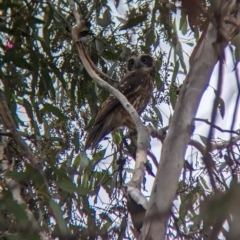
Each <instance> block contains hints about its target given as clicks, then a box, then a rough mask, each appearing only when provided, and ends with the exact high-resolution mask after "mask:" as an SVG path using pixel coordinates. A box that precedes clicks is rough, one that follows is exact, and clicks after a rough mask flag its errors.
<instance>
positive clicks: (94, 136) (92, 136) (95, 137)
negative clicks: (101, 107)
mask: <svg viewBox="0 0 240 240" xmlns="http://www.w3.org/2000/svg"><path fill="white" fill-rule="evenodd" d="M111 130H112V129H111V127H110V126H109V123H108V122H107V121H104V120H103V121H101V122H100V123H98V124H96V125H94V126H93V128H92V130H91V131H90V133H89V134H88V136H87V140H86V143H85V149H88V148H90V147H91V148H92V149H93V148H95V147H96V146H97V144H98V143H99V142H100V141H101V140H102V139H103V138H104V137H105V136H106V135H107V134H108V133H110V132H111Z"/></svg>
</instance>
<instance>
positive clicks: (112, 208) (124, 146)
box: [0, 0, 239, 240]
mask: <svg viewBox="0 0 240 240" xmlns="http://www.w3.org/2000/svg"><path fill="white" fill-rule="evenodd" d="M49 2H51V3H52V4H51V5H50V4H48V3H49ZM119 2H120V3H119ZM172 2H173V3H172ZM180 2H181V1H171V2H168V1H151V0H147V1H143V0H137V1H125V2H121V1H115V4H116V6H117V5H118V6H119V8H118V9H115V8H114V9H113V8H112V7H111V6H110V5H108V1H105V0H101V1H96V6H95V9H94V11H93V13H92V15H91V17H90V23H91V28H90V34H89V35H87V36H86V37H84V38H83V39H82V40H83V42H84V44H85V46H86V49H87V51H88V53H89V55H90V58H91V60H92V61H93V63H94V64H95V65H96V66H97V67H98V68H99V69H100V70H101V71H103V72H104V73H106V74H107V75H108V76H110V77H112V78H113V79H114V80H115V81H114V82H113V81H109V83H110V84H111V85H113V86H115V85H114V84H116V82H117V81H119V80H120V79H121V77H122V76H123V75H124V73H125V62H126V60H127V58H128V57H129V56H130V55H131V54H135V53H143V52H144V53H151V54H152V55H153V56H154V57H155V59H156V63H157V64H156V66H157V67H156V68H157V69H156V81H155V89H154V92H153V96H152V100H151V102H150V104H149V106H148V107H147V109H146V111H145V112H144V113H143V115H142V118H143V120H144V121H145V122H146V123H151V124H152V125H153V126H154V127H156V128H161V127H163V125H164V117H165V114H164V113H163V112H162V111H161V109H160V104H165V105H167V106H168V107H169V108H170V109H174V107H175V104H176V102H177V98H178V96H177V93H176V88H177V87H178V86H179V85H180V82H179V75H180V73H181V74H182V75H183V76H184V77H185V76H186V73H187V70H188V67H187V66H188V64H186V63H185V60H184V59H185V58H186V55H185V53H184V52H183V47H182V46H183V44H184V43H183V42H182V41H181V38H180V37H179V36H178V34H179V33H180V32H181V34H182V35H184V36H187V35H188V34H190V32H191V31H192V32H194V34H195V36H198V34H199V31H200V27H201V26H202V22H197V20H196V19H197V17H198V16H199V13H198V12H196V11H195V13H197V17H196V19H195V18H194V16H193V15H191V14H190V13H189V5H188V4H187V3H186V1H183V4H185V6H186V8H183V10H181V9H179V8H178V6H179V5H178V4H179V3H180ZM201 2H202V4H203V6H206V4H207V1H206V2H205V1H201ZM121 4H122V6H121V7H122V8H126V9H125V10H126V15H125V16H124V15H122V14H119V13H118V12H121V11H123V9H121V8H120V5H121ZM76 6H77V8H78V11H80V13H81V14H82V15H83V16H86V14H87V13H88V11H89V9H90V8H91V6H92V2H91V1H87V0H80V1H76ZM176 9H178V11H179V14H180V15H179V16H180V22H179V21H178V22H179V24H176V21H177V20H176V12H177V10H176ZM0 10H1V19H0V65H1V69H0V80H1V88H2V89H3V90H4V94H5V96H6V99H7V101H8V105H9V108H10V110H11V114H12V116H13V118H14V121H15V123H16V125H17V129H18V130H19V131H20V132H21V133H22V138H23V140H24V141H25V143H26V144H27V146H28V147H29V148H30V149H31V151H32V152H33V153H34V155H35V156H36V158H37V159H38V160H39V161H40V164H39V165H40V166H39V167H40V168H41V170H42V172H43V175H42V174H40V172H39V171H38V170H36V169H35V168H33V167H32V166H31V165H30V164H29V159H26V158H24V157H23V152H22V151H23V150H22V149H21V148H20V147H19V146H16V144H15V143H14V142H13V141H12V140H9V142H8V143H7V144H8V145H7V147H6V149H7V150H6V156H7V159H8V165H9V167H8V168H7V169H5V170H4V171H2V173H3V174H2V175H1V176H0V181H1V196H0V234H1V236H4V239H10V240H12V239H40V235H39V232H40V230H41V231H43V232H45V233H46V234H49V235H51V236H52V237H53V238H59V239H60V238H61V239H68V237H69V236H70V235H71V236H77V237H78V238H79V239H98V237H101V238H102V239H127V238H129V239H132V238H133V235H132V232H131V230H130V228H129V224H127V223H128V222H129V217H128V215H127V214H126V212H127V211H126V203H125V200H124V199H123V197H122V195H121V189H120V187H121V186H122V185H123V184H125V183H126V182H127V181H128V176H129V175H128V173H129V172H130V173H131V172H132V163H133V159H134V158H135V154H136V146H135V143H136V138H135V135H134V134H131V132H130V133H129V132H126V131H124V130H122V129H120V130H117V131H115V132H113V133H112V138H111V139H110V140H109V139H107V140H108V143H109V145H108V147H106V145H104V144H103V146H101V145H99V147H98V148H97V149H96V151H93V152H85V150H84V142H85V138H86V135H87V132H88V130H89V128H90V127H91V126H92V124H93V122H94V120H95V117H96V114H97V111H98V110H99V107H100V106H101V105H102V103H103V102H104V100H105V99H106V98H107V97H108V93H106V92H104V91H103V90H102V89H100V88H99V87H98V86H96V84H95V83H94V81H93V80H92V79H91V78H90V77H89V76H88V74H87V72H86V70H85V69H84V67H83V65H82V63H81V62H80V59H79V56H78V52H77V50H76V48H75V46H74V44H73V42H72V39H71V35H70V32H69V29H68V27H67V24H66V22H65V21H63V19H62V18H60V17H59V15H62V16H63V17H64V18H65V19H66V21H67V22H68V23H69V24H71V25H75V24H76V22H75V19H74V17H73V14H72V13H71V12H70V9H69V5H68V2H67V1H66V0H59V1H27V0H24V1H19V0H11V1H9V0H2V1H1V3H0ZM190 16H191V18H190ZM201 19H202V21H203V20H204V18H203V17H202V18H201ZM196 23H198V24H196ZM194 43H195V41H194ZM186 44H189V45H190V46H192V45H193V42H187V43H186ZM235 46H236V50H237V51H236V56H235V57H236V59H237V60H239V46H238V45H237V44H235ZM218 107H219V111H220V114H221V116H222V118H223V117H224V115H225V103H224V101H223V99H220V98H219V106H218ZM200 138H201V140H202V141H203V142H204V144H205V145H207V139H206V138H204V137H203V136H200ZM106 142H107V141H105V143H106ZM149 159H152V158H151V157H150V158H149ZM149 159H148V165H149V168H150V170H152V169H151V168H152V166H154V164H153V163H152V160H149ZM221 166H222V165H221ZM189 169H190V167H189ZM189 169H188V170H189ZM1 170H2V169H1ZM184 171H187V168H185V169H184ZM44 178H46V179H44ZM5 179H10V180H14V181H15V182H16V183H17V184H19V186H20V190H21V197H22V199H23V200H24V202H25V203H26V204H19V203H18V202H17V201H16V199H14V198H13V196H12V189H11V187H10V186H9V185H7V184H6V183H4V180H5ZM189 179H190V180H191V181H192V179H191V178H190V177H189ZM45 180H46V181H45ZM190 180H189V181H187V180H186V181H182V182H181V184H182V185H181V184H179V192H178V195H179V196H180V198H181V205H180V207H179V216H181V218H180V217H179V220H178V221H175V223H174V224H172V223H171V224H172V225H171V228H176V229H177V230H175V233H176V232H177V231H179V229H181V231H182V232H185V233H186V234H188V233H189V232H188V230H189V227H188V226H187V224H188V223H186V222H185V220H186V219H188V220H189V219H190V220H191V221H192V223H193V225H194V226H193V227H192V228H193V229H194V231H195V230H196V231H197V230H199V231H200V228H201V227H202V225H201V226H200V223H199V219H200V218H199V216H197V214H196V213H195V210H194V209H193V205H194V204H197V203H198V201H199V199H200V198H201V197H204V194H203V191H204V189H207V184H206V182H205V180H204V179H203V178H202V177H200V180H199V182H200V183H199V182H198V181H196V179H195V182H194V183H193V184H192V185H190V184H189V182H190ZM46 182H47V183H48V186H46V184H45V183H46ZM180 192H181V193H180ZM182 192H183V193H182ZM103 194H104V197H105V198H108V200H109V202H108V203H106V201H105V199H102V195H103ZM148 194H150V192H148ZM209 201H210V202H211V204H212V200H209ZM220 203H221V202H220ZM218 204H219V203H218ZM26 209H27V210H29V211H30V212H31V213H32V214H33V216H34V218H35V220H36V222H37V224H38V226H39V229H38V230H36V229H34V228H33V227H32V226H33V225H32V222H31V221H30V219H29V217H28V215H27V211H26ZM212 211H213V212H214V211H216V209H215V210H214V209H213V210H212ZM201 214H202V212H201V213H200V215H201ZM175 220H176V219H175ZM202 220H204V218H202ZM210 225H211V223H209V222H207V221H206V223H205V222H204V227H207V226H210ZM176 226H177V227H176ZM171 228H170V229H171ZM196 235H197V234H196ZM189 236H190V233H189ZM193 237H195V234H193ZM76 239H77V238H76ZM199 239H200V238H199Z"/></svg>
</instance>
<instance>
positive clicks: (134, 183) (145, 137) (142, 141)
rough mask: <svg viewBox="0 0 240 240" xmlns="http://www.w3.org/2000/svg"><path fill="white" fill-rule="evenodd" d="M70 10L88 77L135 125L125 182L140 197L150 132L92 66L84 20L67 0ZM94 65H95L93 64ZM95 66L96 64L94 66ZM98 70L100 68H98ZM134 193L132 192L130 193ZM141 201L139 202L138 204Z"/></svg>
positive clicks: (71, 2) (75, 41)
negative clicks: (81, 35)
mask: <svg viewBox="0 0 240 240" xmlns="http://www.w3.org/2000/svg"><path fill="white" fill-rule="evenodd" d="M69 4H70V8H71V11H72V12H73V14H74V16H75V19H76V22H77V26H76V27H75V28H74V29H73V30H72V38H73V41H74V43H75V44H76V47H77V50H78V52H79V57H80V59H81V61H82V63H83V65H84V67H85V69H86V71H87V72H88V74H89V75H90V77H91V78H92V79H93V80H94V81H95V82H96V83H97V84H98V85H99V86H100V87H101V88H103V89H104V90H106V91H107V92H109V93H110V94H112V95H113V96H114V97H116V99H118V100H119V102H120V103H121V104H122V106H123V107H124V109H125V110H126V111H127V112H128V113H129V115H130V116H131V118H132V119H133V122H134V124H135V126H136V130H137V134H138V138H137V153H136V162H135V168H134V172H133V176H132V178H131V180H130V181H129V182H128V183H127V186H126V187H127V192H128V193H129V194H131V195H133V198H134V199H142V196H141V195H139V198H137V197H136V195H135V194H136V193H137V192H138V191H137V189H138V190H140V189H141V183H142V180H143V174H144V171H145V164H146V161H147V151H148V147H149V142H150V134H149V131H148V129H147V128H146V127H145V126H144V125H143V123H142V121H141V119H140V117H139V115H138V113H137V111H136V110H135V108H134V107H133V106H132V105H131V104H130V103H129V102H128V100H127V98H126V97H125V96H124V95H123V94H122V93H121V92H119V91H118V90H117V89H116V88H114V87H112V86H111V85H109V84H108V83H107V82H105V81H104V80H103V79H102V78H101V77H100V76H98V74H97V73H96V71H95V69H94V68H93V65H94V64H93V62H92V61H91V59H90V57H89V56H88V54H87V52H86V50H85V48H84V45H83V43H82V42H81V40H80V39H79V33H80V32H81V31H82V30H83V29H84V28H85V27H86V20H85V19H83V20H81V16H80V15H79V14H78V13H77V11H76V9H75V7H74V3H73V1H72V0H69ZM94 66H95V65H94ZM95 67H96V66H95ZM98 71H100V70H98ZM133 188H135V189H136V191H133ZM128 190H129V191H128ZM132 193H134V194H132ZM141 203H142V201H141V202H140V204H141Z"/></svg>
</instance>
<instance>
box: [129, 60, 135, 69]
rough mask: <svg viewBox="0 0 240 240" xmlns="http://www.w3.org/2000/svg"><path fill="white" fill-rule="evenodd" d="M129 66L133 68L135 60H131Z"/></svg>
mask: <svg viewBox="0 0 240 240" xmlns="http://www.w3.org/2000/svg"><path fill="white" fill-rule="evenodd" d="M129 65H130V66H131V67H132V66H133V65H134V61H133V59H131V60H129Z"/></svg>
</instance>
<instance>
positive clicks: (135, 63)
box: [85, 54, 156, 149]
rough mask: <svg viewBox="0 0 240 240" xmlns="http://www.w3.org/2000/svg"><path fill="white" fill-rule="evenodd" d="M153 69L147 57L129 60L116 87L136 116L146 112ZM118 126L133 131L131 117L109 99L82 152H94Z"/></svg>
mask: <svg viewBox="0 0 240 240" xmlns="http://www.w3.org/2000/svg"><path fill="white" fill-rule="evenodd" d="M155 66H156V64H155V61H154V59H153V58H152V57H151V56H150V55H148V54H141V55H137V56H132V57H131V58H130V59H129V60H128V61H127V72H126V74H125V76H124V77H123V78H122V79H121V81H120V82H119V85H118V87H117V89H118V91H120V92H121V93H122V94H123V95H124V96H125V97H126V98H127V99H128V101H129V102H130V103H131V104H132V105H133V107H134V108H135V109H136V111H137V112H138V114H139V115H140V114H141V113H142V112H143V110H144V109H145V108H146V106H147V104H148V102H149V100H150V98H151V95H152V91H153V87H154V79H155ZM122 126H126V127H128V128H130V129H134V128H135V124H134V122H133V120H132V118H131V116H130V115H129V114H128V112H127V111H126V110H125V109H124V108H123V106H122V104H121V103H120V102H119V101H118V100H117V99H116V98H115V97H114V96H112V95H110V96H109V97H108V98H107V100H106V101H105V102H104V103H103V106H102V107H101V109H100V111H99V112H98V114H97V116H96V119H95V123H94V125H93V128H92V129H91V131H90V132H89V134H88V136H87V140H86V143H85V148H86V149H87V148H90V147H91V148H95V147H96V146H97V144H98V143H99V142H100V141H101V140H102V139H103V138H104V137H105V136H106V135H107V134H109V133H110V132H111V131H113V130H114V129H117V128H119V127H122Z"/></svg>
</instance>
